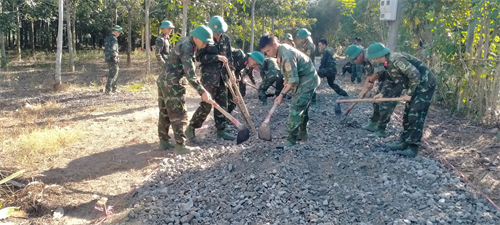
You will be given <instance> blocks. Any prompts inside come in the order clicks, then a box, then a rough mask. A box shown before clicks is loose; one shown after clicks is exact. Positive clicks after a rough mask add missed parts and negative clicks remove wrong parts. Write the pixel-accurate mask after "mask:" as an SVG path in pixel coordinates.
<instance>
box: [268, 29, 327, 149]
mask: <svg viewBox="0 0 500 225" xmlns="http://www.w3.org/2000/svg"><path fill="white" fill-rule="evenodd" d="M259 47H260V49H262V50H263V51H264V52H265V53H267V55H269V56H271V57H277V61H278V65H279V67H280V70H281V72H282V73H283V76H284V78H285V87H284V88H283V90H282V91H281V94H280V95H279V96H278V97H276V98H275V99H274V102H275V103H278V104H281V102H282V101H283V97H285V95H286V94H287V93H291V94H292V101H291V104H290V114H289V116H288V138H287V141H286V143H285V146H293V145H295V144H296V141H297V140H306V139H307V138H308V135H307V122H308V121H309V115H308V114H309V113H308V110H309V103H310V102H311V99H312V96H313V94H314V91H315V90H316V88H317V87H318V85H319V84H320V79H319V77H318V74H316V69H315V68H314V63H313V62H312V60H311V59H310V58H309V57H307V55H305V54H304V53H302V52H300V51H298V50H297V49H295V48H293V47H291V46H290V45H286V44H280V43H279V42H278V40H277V39H276V38H275V37H274V36H273V35H265V36H262V37H261V38H260V43H259Z"/></svg>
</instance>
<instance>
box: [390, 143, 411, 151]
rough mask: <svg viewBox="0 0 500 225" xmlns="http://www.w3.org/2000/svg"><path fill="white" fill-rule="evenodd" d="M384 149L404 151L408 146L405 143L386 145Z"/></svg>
mask: <svg viewBox="0 0 500 225" xmlns="http://www.w3.org/2000/svg"><path fill="white" fill-rule="evenodd" d="M386 147H387V148H388V149H391V150H405V149H407V148H408V144H407V143H406V142H400V143H397V144H389V145H386Z"/></svg>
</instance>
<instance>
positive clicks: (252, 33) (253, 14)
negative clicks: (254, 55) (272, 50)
mask: <svg viewBox="0 0 500 225" xmlns="http://www.w3.org/2000/svg"><path fill="white" fill-rule="evenodd" d="M256 2H257V0H253V1H252V28H251V31H250V52H253V46H254V35H255V3H256Z"/></svg>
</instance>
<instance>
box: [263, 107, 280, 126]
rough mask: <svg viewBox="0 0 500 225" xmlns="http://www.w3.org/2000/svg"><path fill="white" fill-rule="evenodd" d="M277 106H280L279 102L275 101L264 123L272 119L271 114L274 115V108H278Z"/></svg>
mask: <svg viewBox="0 0 500 225" xmlns="http://www.w3.org/2000/svg"><path fill="white" fill-rule="evenodd" d="M277 107H278V103H276V102H275V103H274V105H273V107H272V108H271V110H270V111H269V113H268V114H267V116H266V119H265V120H264V123H269V120H271V116H272V115H273V113H274V110H276V108H277Z"/></svg>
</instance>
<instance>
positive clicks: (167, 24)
mask: <svg viewBox="0 0 500 225" xmlns="http://www.w3.org/2000/svg"><path fill="white" fill-rule="evenodd" d="M162 28H175V26H174V24H173V23H172V22H170V21H168V20H165V21H163V22H161V26H160V29H162Z"/></svg>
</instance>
